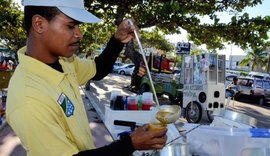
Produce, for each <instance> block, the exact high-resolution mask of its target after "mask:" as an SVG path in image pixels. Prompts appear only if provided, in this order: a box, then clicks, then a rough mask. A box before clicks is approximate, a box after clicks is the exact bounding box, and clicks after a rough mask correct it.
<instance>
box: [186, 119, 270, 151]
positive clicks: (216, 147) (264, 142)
mask: <svg viewBox="0 0 270 156" xmlns="http://www.w3.org/2000/svg"><path fill="white" fill-rule="evenodd" d="M195 126H197V124H185V126H184V128H186V129H187V130H189V129H192V128H193V127H195ZM269 137H270V133H269V130H268V129H257V128H253V129H250V128H224V127H213V126H206V125H203V126H200V127H198V128H197V129H194V130H193V131H191V132H190V133H188V134H187V140H188V143H189V144H190V151H191V153H192V154H194V155H196V154H197V155H200V156H201V155H202V156H205V155H207V156H270V138H269Z"/></svg>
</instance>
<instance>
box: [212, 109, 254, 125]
mask: <svg viewBox="0 0 270 156" xmlns="http://www.w3.org/2000/svg"><path fill="white" fill-rule="evenodd" d="M212 115H213V116H219V117H222V118H225V119H229V120H231V121H235V122H238V123H242V124H246V125H249V126H252V127H257V119H255V118H253V117H250V116H248V115H246V114H243V113H239V112H235V111H231V110H227V109H216V110H214V112H213V114H212Z"/></svg>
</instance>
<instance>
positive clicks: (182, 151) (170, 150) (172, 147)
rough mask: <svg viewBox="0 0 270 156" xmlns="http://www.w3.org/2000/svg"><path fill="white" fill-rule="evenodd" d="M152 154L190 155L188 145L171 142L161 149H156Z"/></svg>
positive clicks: (155, 155) (165, 155) (157, 155)
mask: <svg viewBox="0 0 270 156" xmlns="http://www.w3.org/2000/svg"><path fill="white" fill-rule="evenodd" d="M153 156H191V154H190V152H189V146H188V144H185V143H172V144H169V145H166V146H165V147H164V148H163V149H162V150H159V151H156V152H155V153H154V154H153Z"/></svg>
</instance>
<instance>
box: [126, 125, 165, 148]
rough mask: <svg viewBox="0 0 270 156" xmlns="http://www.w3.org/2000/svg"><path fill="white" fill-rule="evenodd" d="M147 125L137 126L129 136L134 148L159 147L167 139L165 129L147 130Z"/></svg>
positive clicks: (161, 146)
mask: <svg viewBox="0 0 270 156" xmlns="http://www.w3.org/2000/svg"><path fill="white" fill-rule="evenodd" d="M148 129H149V125H148V124H147V125H144V126H142V127H139V128H137V129H136V130H135V131H134V132H133V133H132V134H131V135H130V136H131V140H132V144H133V147H134V149H136V150H150V149H161V148H163V147H164V145H165V143H166V141H167V136H166V133H167V129H166V128H164V129H162V130H157V131H149V130H148Z"/></svg>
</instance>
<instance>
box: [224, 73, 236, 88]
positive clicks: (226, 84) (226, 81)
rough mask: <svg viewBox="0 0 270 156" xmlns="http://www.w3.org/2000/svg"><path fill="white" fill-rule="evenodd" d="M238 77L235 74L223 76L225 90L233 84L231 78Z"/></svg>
mask: <svg viewBox="0 0 270 156" xmlns="http://www.w3.org/2000/svg"><path fill="white" fill-rule="evenodd" d="M235 77H238V75H236V74H226V76H225V88H227V86H228V85H229V84H231V83H232V82H233V78H235Z"/></svg>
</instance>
